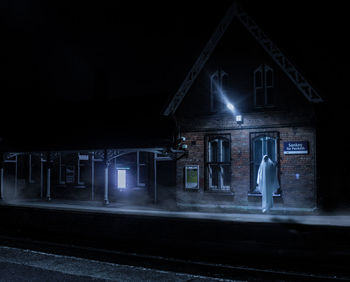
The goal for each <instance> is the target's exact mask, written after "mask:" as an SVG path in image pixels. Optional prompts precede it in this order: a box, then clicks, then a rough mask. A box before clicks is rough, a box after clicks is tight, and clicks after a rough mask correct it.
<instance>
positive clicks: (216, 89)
mask: <svg viewBox="0 0 350 282" xmlns="http://www.w3.org/2000/svg"><path fill="white" fill-rule="evenodd" d="M227 78H228V75H227V73H226V72H224V71H223V70H222V69H218V70H217V71H216V72H214V73H213V74H212V75H211V76H210V111H211V112H218V111H221V110H222V109H223V107H222V106H223V102H222V100H223V98H222V96H223V93H224V89H225V87H226V85H227V83H226V81H227Z"/></svg>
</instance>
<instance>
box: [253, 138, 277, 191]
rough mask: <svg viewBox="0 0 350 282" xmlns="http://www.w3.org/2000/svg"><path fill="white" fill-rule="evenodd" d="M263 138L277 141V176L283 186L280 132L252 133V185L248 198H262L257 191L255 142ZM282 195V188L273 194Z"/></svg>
mask: <svg viewBox="0 0 350 282" xmlns="http://www.w3.org/2000/svg"><path fill="white" fill-rule="evenodd" d="M261 137H269V138H273V139H275V140H276V144H275V148H276V152H275V153H276V161H277V162H278V165H277V170H278V171H277V174H278V181H279V183H280V185H281V179H280V176H281V167H280V165H279V160H280V133H279V131H265V132H250V133H249V143H250V144H249V147H250V183H249V188H248V196H261V193H260V192H256V191H255V187H256V179H255V175H254V142H255V140H256V139H258V138H261ZM281 193H282V189H281V186H280V188H279V189H278V191H277V192H276V193H275V194H273V196H280V195H281Z"/></svg>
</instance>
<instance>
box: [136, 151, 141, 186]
mask: <svg viewBox="0 0 350 282" xmlns="http://www.w3.org/2000/svg"><path fill="white" fill-rule="evenodd" d="M136 185H137V186H140V151H139V150H137V151H136Z"/></svg>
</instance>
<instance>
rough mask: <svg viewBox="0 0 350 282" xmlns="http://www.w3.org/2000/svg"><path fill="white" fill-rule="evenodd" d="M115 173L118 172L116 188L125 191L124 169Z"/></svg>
mask: <svg viewBox="0 0 350 282" xmlns="http://www.w3.org/2000/svg"><path fill="white" fill-rule="evenodd" d="M117 172H118V174H117V177H118V182H117V187H118V188H119V189H125V188H126V169H117Z"/></svg>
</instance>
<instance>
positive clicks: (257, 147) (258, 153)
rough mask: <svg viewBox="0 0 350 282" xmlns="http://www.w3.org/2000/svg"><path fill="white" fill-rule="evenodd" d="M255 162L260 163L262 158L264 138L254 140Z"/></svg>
mask: <svg viewBox="0 0 350 282" xmlns="http://www.w3.org/2000/svg"><path fill="white" fill-rule="evenodd" d="M253 150H254V163H256V164H258V165H260V162H261V160H262V154H263V152H262V139H256V140H255V141H254V149H253Z"/></svg>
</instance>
